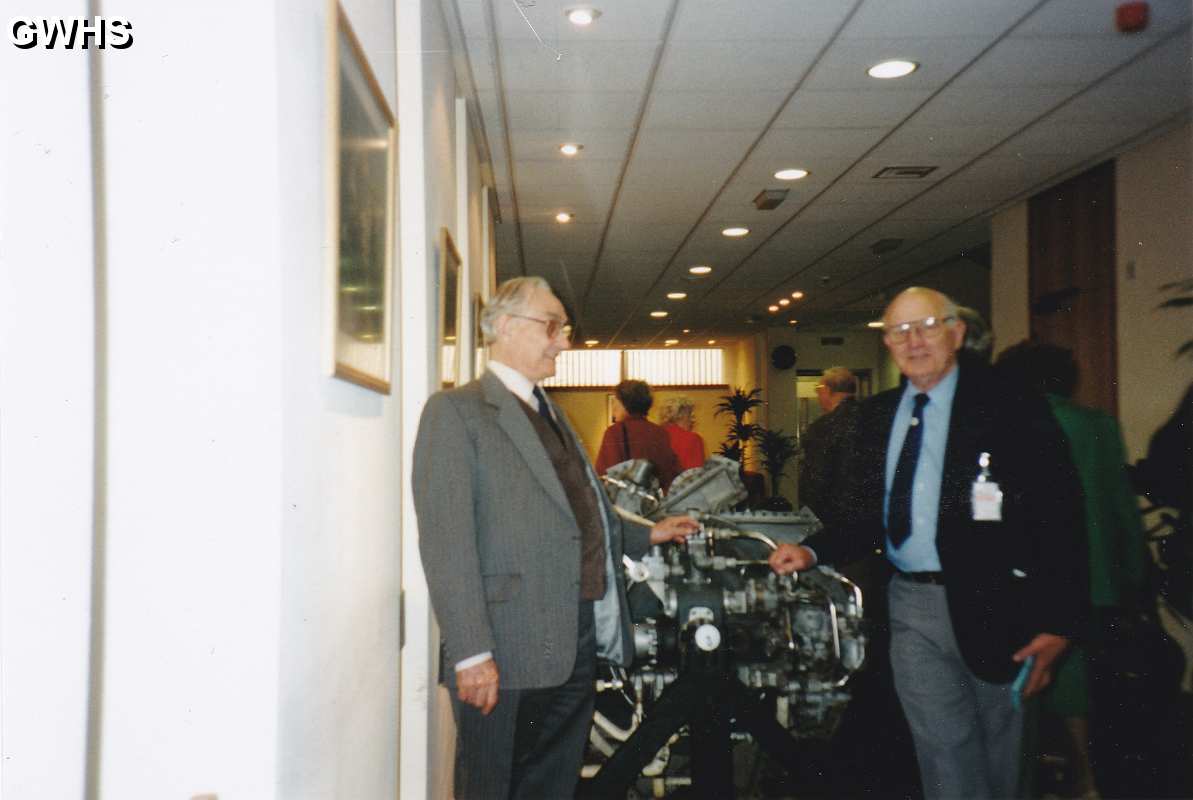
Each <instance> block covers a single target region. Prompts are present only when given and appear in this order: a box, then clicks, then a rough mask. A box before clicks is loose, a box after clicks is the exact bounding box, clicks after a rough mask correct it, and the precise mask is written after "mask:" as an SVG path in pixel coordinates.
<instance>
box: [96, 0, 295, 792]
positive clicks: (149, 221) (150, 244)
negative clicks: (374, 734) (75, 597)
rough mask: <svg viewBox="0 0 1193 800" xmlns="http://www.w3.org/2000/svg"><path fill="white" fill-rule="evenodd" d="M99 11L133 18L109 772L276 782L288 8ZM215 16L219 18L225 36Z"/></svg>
mask: <svg viewBox="0 0 1193 800" xmlns="http://www.w3.org/2000/svg"><path fill="white" fill-rule="evenodd" d="M105 12H106V13H107V14H110V15H113V16H119V17H122V18H125V19H130V20H134V21H135V25H136V28H135V30H136V44H135V45H134V46H133V47H132V48H130V49H129V50H126V51H107V53H105V56H104V70H105V72H104V93H105V105H104V113H105V132H104V136H105V145H106V147H105V151H104V159H105V164H104V166H105V171H106V180H107V183H106V195H107V206H108V208H107V210H108V226H107V231H108V244H109V251H108V269H109V272H108V278H109V280H108V286H107V297H108V303H109V309H110V315H109V325H108V330H107V335H108V345H109V374H108V386H109V413H108V467H107V476H108V483H107V487H106V489H107V507H108V517H107V523H108V524H107V538H106V544H107V552H106V560H107V581H106V608H105V619H104V636H105V660H104V687H103V688H104V693H103V720H102V722H103V725H102V730H101V742H100V745H101V748H102V761H101V774H100V792H101V794H102V795H104V796H107V797H146V796H157V797H166V796H172V797H191V796H194V795H196V794H199V793H201V792H215V793H218V794H219V796H220V797H221V798H225V800H226V799H227V798H236V797H270V796H273V793H274V789H275V783H276V777H277V764H278V750H277V730H278V674H279V645H280V621H281V599H282V597H281V585H280V580H281V575H282V569H281V567H282V564H281V557H280V556H281V550H282V533H283V524H282V520H283V515H284V512H283V503H282V500H283V494H282V486H283V418H282V412H283V408H284V405H283V399H284V385H283V368H282V367H283V353H284V349H283V318H282V290H283V269H282V263H281V259H280V248H279V244H280V234H281V232H282V228H281V223H282V216H281V214H280V213H279V210H280V209H279V202H278V180H279V177H278V171H279V164H278V162H277V160H276V158H274V157H273V156H272V154H273V153H274V152H275V150H276V148H277V146H278V143H279V141H281V130H280V126H279V120H278V117H277V106H276V94H277V67H278V61H277V54H276V48H277V42H276V41H275V40H274V39H273V38H272V37H270V36H263V35H262V32H263V31H272V30H273V28H274V25H275V23H276V19H275V16H274V9H273V7H272V6H263V5H255V6H245V5H243V4H241V3H236V2H232V1H231V0H223V1H222V2H211V3H205V4H202V5H199V6H186V7H182V6H168V5H163V4H162V3H159V2H154V1H153V0H123V1H122V2H111V3H107V4H105ZM229 19H236V20H237V24H236V25H228V24H227V20H229ZM202 31H220V46H219V48H218V50H217V49H216V48H213V46H212V42H211V40H210V39H209V38H208V37H207V36H203V35H201V32H202ZM217 56H218V57H217ZM296 433H297V432H296Z"/></svg>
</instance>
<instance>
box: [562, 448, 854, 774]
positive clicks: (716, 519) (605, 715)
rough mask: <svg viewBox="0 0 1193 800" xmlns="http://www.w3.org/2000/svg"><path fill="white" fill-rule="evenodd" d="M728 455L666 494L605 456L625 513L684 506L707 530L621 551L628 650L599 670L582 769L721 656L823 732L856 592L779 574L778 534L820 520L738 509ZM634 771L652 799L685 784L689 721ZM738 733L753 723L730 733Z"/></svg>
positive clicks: (801, 530)
mask: <svg viewBox="0 0 1193 800" xmlns="http://www.w3.org/2000/svg"><path fill="white" fill-rule="evenodd" d="M738 469H739V468H738V464H737V462H735V461H731V460H729V459H725V458H721V457H719V456H713V457H712V458H710V459H709V460H708V461H707V462H706V463H705V465H704V466H703V467H700V468H698V469H693V470H688V471H687V472H685V473H683V474H682V475H680V476H679V477H678V478H676V480H675V481H674V483H673V484H672V487H671V491H670V493H669V494H668V495H667V496H666V497H665V498H663V497H661V496H660V494H659V492H658V488H657V487H658V484H657V482H656V481H654V479H653V476H652V469H651V466H650V464H649V462H645V461H641V460H633V461H626V462H623V463H621V464H618V465H616V466H614V467H612V468H611V469H610V470H609V471H608V474H607V475H606V476H605V478H604V480H605V485H606V489H607V490H608V492H609V494H610V496H611V497H612V499H613V501H614V504H615V505H616V506H617V507H618V509H619V511H620V512H621V513H622V515H623V516H626V517H627V518H630V519H633V518H634V517H638V518H639V520H640V521H643V522H650V521H654V520H658V519H661V518H663V517H665V516H671V515H675V514H688V515H691V516H693V517H694V518H696V519H697V520H698V521H700V523H701V525H702V530H701V532H700V533H699V534H698V535H695V536H692V537H689V539H688V540H687V541H686V542H685V543H683V544H666V545H661V546H655V547H652V548H651V550H650V552H649V553H648V554H647V555H646V556H645V557H643V558H642V559H641V560H640V561H637V562H634V561H631V560H630V559H628V558H627V559H626V565H625V567H626V574H627V586H628V589H629V600H630V610H631V616H632V618H633V621H634V639H635V642H634V644H635V658H634V663H633V665H632V666H631V667H630V668H629V669H628V670H621V669H614V668H605V670H604V674H603V675H601V676H600V679H599V680H598V681H597V690H598V695H597V710H596V713H595V719H594V725H593V728H592V732H591V735H590V744H591V748H590V753H589V758H588V759H587V760H586V761H587V763H586V766H585V775H586V776H591V775H593V774H595V773H596V772H598V771H599V770H600V768H601V765H602V762H604V761H605V760H606V759H608V758H609V757H611V756H613V754H614V753H616V752H617V750H618V749H619V747H621V746H622V744H623V743H625V742H626V741H627V740H629V739H630V737H631V736H632V735H633V734H634V732H635V730H636V729H638V728H639V726H641V725H642V723H643V721H644V720H645V719H647V718H648V717H649V716H650V715H651V714H652V710H653V707H654V705H655V704H656V702H657V701H658V700H659V698H660V696H662V694H663V692H664V691H665V690H666V689H667V687H668V686H669V685H671V684H672V683H673V682H674V681H676V680H677V679H678V678H679V677H680V676H681V675H683V674H685V671H687V670H691V669H702V670H707V668H708V666H709V665H710V664H718V665H719V666H718V669H722V670H723V671H724V672H725V673H726V674H728V675H731V676H734V677H735V678H736V680H737V681H739V682H740V683H741V684H742V685H744V686H745V687H746V688H747V689H748V690H750V691H751V692H752V693H753V694H754V696H756V697H761V698H764V702H765V704H766V707H767V709H768V713H773V718H774V720H775V721H776V722H777V723H778V725H780V726H781V727H782V728H783V729H784V730H786V731H787V732H788V733H789V735H790V736H792V737H795V738H796V739H808V738H816V739H825V738H828V737H829V736H830V735H831V734H832V732H833V731H834V729H835V728H836V726H837V723H838V722H839V721H840V718H841V714H842V712H843V710H844V708H845V705H846V704H847V703H848V701H849V691H848V683H849V679H850V677H851V676H852V675H853V674H854V673H855V672H856V671H857V670H858V669H859V668H860V667H861V666H862V664H863V662H864V661H865V653H866V634H865V631H864V627H863V623H862V595H861V591H860V590H859V589H858V587H857V586H856V585H854V584H853V583H852V582H850V581H849V580H848V579H846V578H845V577H843V576H842V575H840V574H839V573H837V572H835V571H834V570H832V569H829V568H826V567H818V568H817V569H815V570H810V571H807V572H804V573H800V574H799V575H796V576H784V577H780V576H778V575H776V574H774V573H773V572H772V571H771V569H770V567H769V566H768V565H767V560H766V559H767V556H768V555H769V554H770V552H771V551H772V550H773V549H774V548H775V547H776V546H777V544H778V543H779V542H789V543H793V544H794V543H798V542H800V541H802V540H803V539H804V538H805V537H806V536H807V535H809V534H810V533H812V532H813V531H814V530H816V529H817V528H819V527H820V523H819V521H818V520H817V519H816V518H815V516H814V515H812V514H811V512H809V511H807V510H804V511H801V512H765V511H746V512H735V511H732V510H731V509H732V507H733V506H734V505H735V504H737V503H739V502H741V500H742V499H743V498H744V497H745V496H746V491H745V488H744V486H743V485H742V483H741V480H740V478H739V472H738ZM677 729H678V731H679V733H677V734H676V735H675V736H672V737H671V739H670V741H669V743H668V744H667V745H666V746H664V747H662V748H661V749H659V751H658V753H657V754H656V755H655V756H654V759H653V761H651V762H650V763H649V764H647V765H646V767H645V768H644V769H643V770H642V773H641V774H642V776H644V777H645V778H647V779H651V780H652V781H653V784H654V789H653V791H654V793H655V795H656V796H664V795H665V794H666V793H668V792H669V791H670V789H671V788H673V787H674V786H675V785H683V784H686V783H688V782H689V781H690V777H688V776H687V775H685V773H686V772H687V771H688V770H687V769H686V768H685V766H684V764H683V763H681V762H683V761H684V758H683V757H682V755H680V756H679V757H675V754H676V753H681V754H682V752H683V751H684V744H683V739H684V735H685V734H686V732H687V731H688V728H687V726H683V727H678V726H677ZM734 736H735V737H736V738H742V737H746V738H748V734H743V733H740V732H736V733H734Z"/></svg>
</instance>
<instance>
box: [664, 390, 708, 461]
mask: <svg viewBox="0 0 1193 800" xmlns="http://www.w3.org/2000/svg"><path fill="white" fill-rule="evenodd" d="M695 410H696V405H695V404H694V403H693V402H692V400H691V398H689V397H686V396H683V395H673V396H671V397H668V398H667V399H666V400H664V401H663V407H662V408H661V409H659V421H660V422H661V423H662V426H663V430H665V431H667V438H668V440H669V441H670V442H671V449H672V451H674V452H675V457H676V458H677V459H679V469H680V471H681V472H682V471H683V470H686V469H695V468H696V467H703V466H704V459H705V450H704V438H703V437H702V436H701V435H700V434H698V433H696V432H695V431H694V430H692V429H693V428H695V427H696V418H695V416H693V412H694V411H695Z"/></svg>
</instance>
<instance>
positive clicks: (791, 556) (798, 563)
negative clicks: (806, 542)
mask: <svg viewBox="0 0 1193 800" xmlns="http://www.w3.org/2000/svg"><path fill="white" fill-rule="evenodd" d="M767 560H768V561H769V562H770V568H771V569H773V570H774V571H775V572H777V573H778V574H780V575H790V574H791V573H793V572H803V571H804V570H806V569H812V567H814V566H816V554H815V553H813V552H812V551H811V550H809V549H808V548H806V547H803V546H801V545H795V544H787V543H786V542H783V543H781V544H780V545H779V546H778V547H777V548H776V549H775V551H774V552H773V553H771V554H770V558H769V559H767Z"/></svg>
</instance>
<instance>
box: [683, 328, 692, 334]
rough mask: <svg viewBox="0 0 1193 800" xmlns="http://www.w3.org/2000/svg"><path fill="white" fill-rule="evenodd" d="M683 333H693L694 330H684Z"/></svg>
mask: <svg viewBox="0 0 1193 800" xmlns="http://www.w3.org/2000/svg"><path fill="white" fill-rule="evenodd" d="M683 332H684V333H691V332H692V329H691V328H684V329H683Z"/></svg>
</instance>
